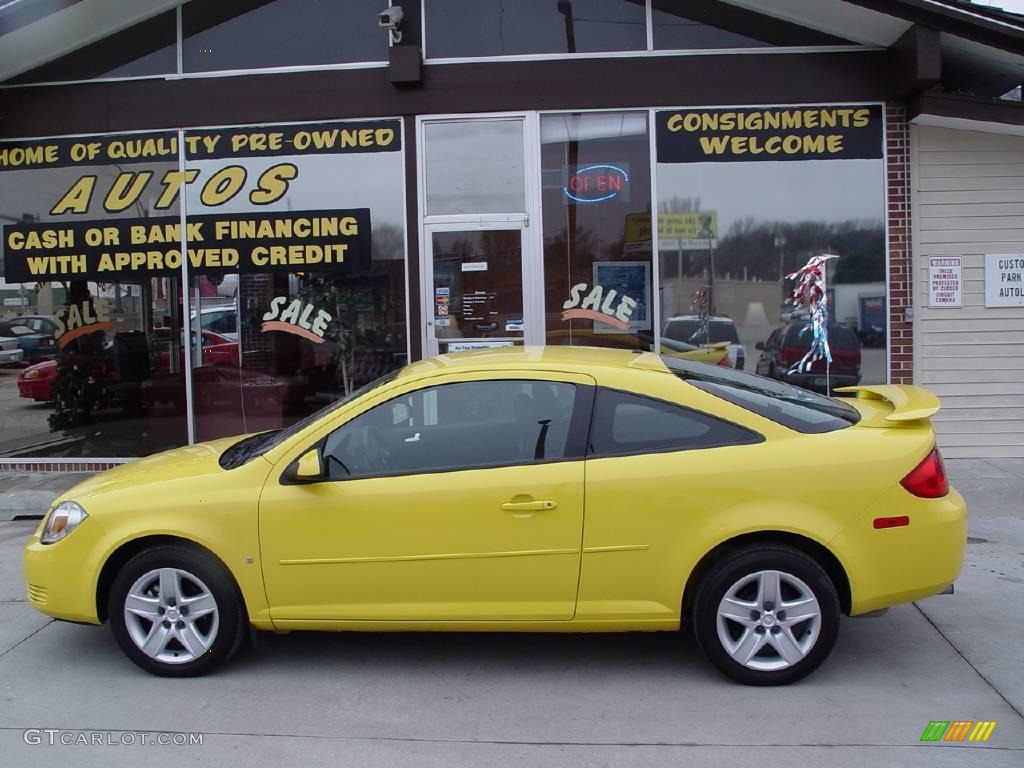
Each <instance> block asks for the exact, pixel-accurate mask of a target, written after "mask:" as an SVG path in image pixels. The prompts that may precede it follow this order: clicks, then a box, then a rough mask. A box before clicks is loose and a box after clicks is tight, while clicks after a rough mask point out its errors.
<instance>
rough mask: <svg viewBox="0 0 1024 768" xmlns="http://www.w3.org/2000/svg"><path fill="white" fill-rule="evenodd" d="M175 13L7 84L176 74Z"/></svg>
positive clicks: (72, 53)
mask: <svg viewBox="0 0 1024 768" xmlns="http://www.w3.org/2000/svg"><path fill="white" fill-rule="evenodd" d="M177 30H178V26H177V21H176V13H175V11H168V12H166V13H161V14H159V15H158V16H154V17H153V18H151V19H147V20H146V21H143V22H140V23H138V24H135V25H133V26H131V27H128V28H127V29H124V30H121V31H120V32H115V33H113V34H112V35H108V36H106V37H104V38H103V39H101V40H98V41H97V42H95V43H91V44H89V45H86V46H84V47H82V48H79V49H78V50H75V51H72V52H71V53H68V54H65V55H63V56H61V57H60V58H57V59H54V60H53V61H50V62H47V63H46V64H42V65H40V66H38V67H35V68H34V69H31V70H29V71H28V72H25V73H24V74H22V75H19V76H17V77H14V78H11V79H10V80H8V81H7V82H8V83H11V84H14V83H48V82H58V81H64V80H90V79H92V78H96V77H142V76H145V75H164V74H168V73H173V72H177V71H178V53H177V34H178V31H177Z"/></svg>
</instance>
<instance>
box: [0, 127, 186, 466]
mask: <svg viewBox="0 0 1024 768" xmlns="http://www.w3.org/2000/svg"><path fill="white" fill-rule="evenodd" d="M40 148H42V150H41V151H40ZM0 149H6V150H7V155H6V157H7V158H8V160H10V159H12V158H16V157H19V156H20V157H21V158H22V159H23V160H24V162H23V163H22V164H20V165H18V166H16V167H11V166H10V165H8V166H7V167H6V168H7V169H6V170H0V219H2V223H3V224H4V225H5V226H4V228H3V233H4V237H3V260H4V268H5V275H4V281H3V283H2V284H0V294H2V297H3V301H2V308H0V312H2V314H3V320H2V322H0V364H3V363H6V365H4V367H2V368H0V403H2V404H0V420H2V421H0V423H2V424H3V430H2V435H3V437H2V445H0V454H2V455H4V456H9V457H19V458H25V457H41V458H54V457H131V456H142V455H145V454H147V453H152V452H154V451H159V450H163V449H165V448H170V447H173V446H176V445H182V444H184V443H185V442H187V440H188V429H187V421H186V413H185V410H184V408H181V409H180V410H174V409H162V410H160V411H153V410H150V409H147V408H146V407H145V405H144V403H145V400H146V393H147V389H148V387H149V386H150V385H151V383H152V382H153V380H154V379H156V378H158V377H159V376H160V375H162V374H164V373H166V372H168V371H171V370H180V369H181V366H182V365H183V362H184V358H183V352H182V339H181V328H182V311H181V306H182V305H181V289H180V282H181V281H180V278H179V269H180V252H178V251H175V252H174V253H175V254H176V256H175V255H170V260H169V261H167V262H165V260H164V254H160V255H158V256H154V257H153V262H152V267H153V269H152V270H150V271H148V272H143V271H134V272H133V271H132V270H131V268H130V267H131V264H132V263H133V261H134V263H135V264H136V265H139V264H142V263H147V261H148V260H149V259H150V253H149V249H148V248H146V247H144V246H140V245H138V244H137V241H138V240H139V238H141V237H143V236H144V234H145V233H146V231H147V230H148V229H149V228H150V227H151V226H153V225H156V223H157V222H166V221H168V220H171V221H177V216H178V210H179V208H178V202H177V199H176V198H175V197H174V196H172V195H170V194H165V193H166V190H167V189H168V187H167V186H166V182H167V180H168V179H171V178H173V174H175V173H176V172H177V169H178V163H177V157H176V153H177V137H176V135H175V134H174V133H149V134H134V135H131V136H125V135H109V136H104V137H83V138H74V137H71V138H66V139H50V140H44V141H38V142H31V141H29V142H11V143H7V144H3V145H0ZM19 152H20V155H19ZM76 158H77V159H76ZM161 232H163V233H166V234H171V232H170V231H168V230H161ZM172 250H173V248H172ZM175 259H176V260H175ZM158 262H159V263H158ZM26 331H27V332H26Z"/></svg>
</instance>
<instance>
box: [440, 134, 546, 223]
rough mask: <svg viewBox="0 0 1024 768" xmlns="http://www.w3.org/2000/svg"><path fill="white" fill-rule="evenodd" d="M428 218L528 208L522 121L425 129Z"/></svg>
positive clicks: (524, 209)
mask: <svg viewBox="0 0 1024 768" xmlns="http://www.w3.org/2000/svg"><path fill="white" fill-rule="evenodd" d="M423 138H424V147H423V155H424V166H425V178H426V189H427V210H426V213H427V215H428V216H433V215H438V214H453V213H518V212H525V211H526V182H525V176H524V170H523V168H524V162H523V121H522V120H446V121H438V122H429V123H427V124H426V125H425V126H424V128H423Z"/></svg>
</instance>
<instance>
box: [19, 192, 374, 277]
mask: <svg viewBox="0 0 1024 768" xmlns="http://www.w3.org/2000/svg"><path fill="white" fill-rule="evenodd" d="M185 235H186V239H187V241H188V249H187V254H188V266H189V268H190V269H191V270H192V272H194V273H196V274H211V273H218V272H267V271H270V272H273V271H281V272H295V271H304V270H308V269H316V270H325V271H332V272H346V271H352V270H357V269H366V268H368V267H369V265H370V210H369V209H368V208H353V209H348V210H323V211H289V212H287V213H262V212H260V213H236V214H216V215H199V216H189V217H188V222H187V224H186V231H185ZM3 238H4V240H3V242H4V260H5V261H4V266H5V270H6V271H5V275H4V276H5V279H6V280H8V281H9V282H29V281H49V280H69V279H79V280H98V281H101V282H114V281H116V280H118V279H122V280H123V279H129V278H130V277H131V276H132V275H137V276H139V277H142V276H146V277H150V276H156V275H167V274H173V273H176V272H178V271H179V270H180V269H181V262H182V251H181V240H182V237H181V223H180V220H179V218H178V217H176V216H162V217H156V218H148V219H145V218H142V219H106V220H101V221H76V222H69V223H29V224H9V225H7V226H5V227H4V229H3Z"/></svg>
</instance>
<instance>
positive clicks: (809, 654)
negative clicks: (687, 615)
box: [692, 545, 840, 685]
mask: <svg viewBox="0 0 1024 768" xmlns="http://www.w3.org/2000/svg"><path fill="white" fill-rule="evenodd" d="M839 617H840V606H839V597H838V595H837V594H836V589H835V586H834V585H833V584H832V581H831V579H830V578H829V576H828V574H827V573H826V572H825V570H824V569H823V568H822V567H821V566H820V565H819V564H818V563H817V562H815V561H814V560H813V559H812V558H810V557H808V556H807V555H806V554H804V553H803V552H801V551H799V550H797V549H794V548H792V547H787V546H782V545H759V546H753V547H749V548H745V549H742V550H738V551H737V552H735V553H733V554H731V555H730V556H728V557H726V558H724V559H722V560H720V561H719V562H717V563H715V564H714V566H712V567H711V568H710V569H709V570H708V572H707V573H706V574H705V575H704V577H703V578H702V580H701V583H700V585H699V586H698V588H697V592H696V595H695V599H694V604H693V614H692V620H693V624H694V630H695V634H696V636H697V642H698V644H699V645H700V647H701V650H702V651H703V652H704V655H705V656H707V658H708V659H709V660H710V661H711V663H712V664H714V665H715V666H716V667H717V668H718V669H719V670H720V671H722V672H723V673H725V674H726V675H728V676H729V677H731V678H732V679H733V680H736V681H738V682H741V683H745V684H747V685H786V684H788V683H792V682H795V681H797V680H799V679H801V678H802V677H805V676H807V675H809V674H810V673H811V672H813V671H814V670H815V669H817V667H818V666H819V665H821V663H822V662H823V661H824V660H825V658H826V657H827V656H828V654H829V652H830V651H831V650H832V646H833V645H834V644H835V641H836V636H837V634H838V631H839Z"/></svg>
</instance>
